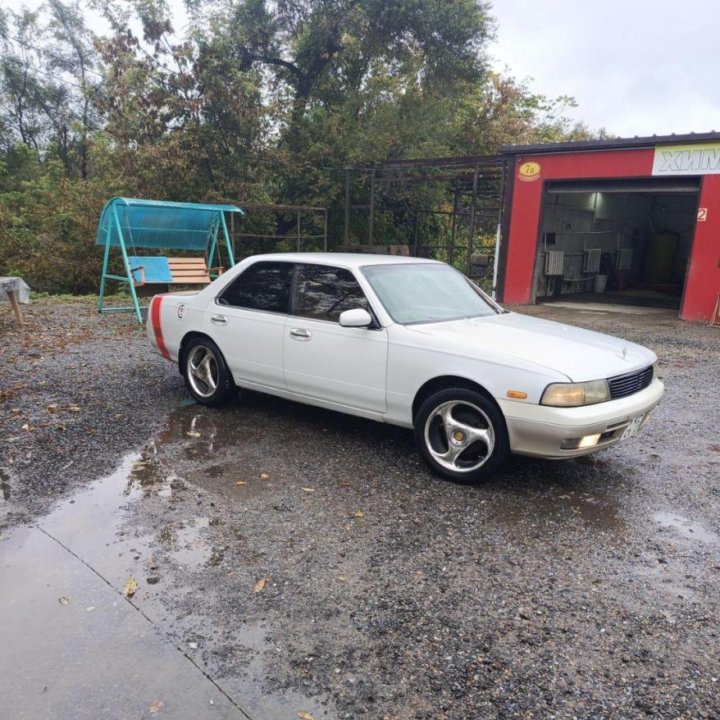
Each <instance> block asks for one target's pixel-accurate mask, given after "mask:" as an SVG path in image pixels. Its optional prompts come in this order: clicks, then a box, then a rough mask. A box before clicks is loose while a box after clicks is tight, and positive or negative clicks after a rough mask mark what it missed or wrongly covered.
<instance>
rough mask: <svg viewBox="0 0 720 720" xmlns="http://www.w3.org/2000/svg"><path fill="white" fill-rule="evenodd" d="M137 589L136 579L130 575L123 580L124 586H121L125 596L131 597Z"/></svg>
mask: <svg viewBox="0 0 720 720" xmlns="http://www.w3.org/2000/svg"><path fill="white" fill-rule="evenodd" d="M137 589H138V584H137V580H136V579H135V578H134V577H133V576H132V575H131V576H130V577H129V578H128V579H127V580H126V581H125V587H124V588H123V595H124V596H125V597H126V598H131V597H132V596H133V595H134V594H135V592H136V591H137Z"/></svg>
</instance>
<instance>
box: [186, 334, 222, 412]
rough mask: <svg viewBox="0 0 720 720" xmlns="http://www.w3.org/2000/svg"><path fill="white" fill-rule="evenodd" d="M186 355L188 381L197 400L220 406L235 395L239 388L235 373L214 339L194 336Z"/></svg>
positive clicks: (187, 383)
mask: <svg viewBox="0 0 720 720" xmlns="http://www.w3.org/2000/svg"><path fill="white" fill-rule="evenodd" d="M182 357H183V361H182V362H183V367H182V371H183V376H184V378H185V384H186V385H187V388H188V390H189V391H190V394H191V395H192V396H193V397H194V398H195V400H197V401H198V402H199V403H202V404H203V405H220V404H222V403H224V402H225V401H226V400H228V399H229V398H230V397H231V395H232V394H233V392H234V388H235V386H234V383H233V379H232V375H231V374H230V371H229V370H228V367H227V364H226V363H225V358H224V357H223V356H222V353H221V352H220V350H219V348H218V346H217V345H216V344H215V343H214V342H213V341H212V340H210V338H206V337H195V338H192V339H191V340H190V341H189V342H188V344H187V347H186V348H185V350H184V352H183V356H182Z"/></svg>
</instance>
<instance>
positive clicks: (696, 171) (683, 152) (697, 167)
mask: <svg viewBox="0 0 720 720" xmlns="http://www.w3.org/2000/svg"><path fill="white" fill-rule="evenodd" d="M652 174H653V175H720V143H713V144H710V145H673V146H664V147H656V148H655V158H654V160H653V169H652Z"/></svg>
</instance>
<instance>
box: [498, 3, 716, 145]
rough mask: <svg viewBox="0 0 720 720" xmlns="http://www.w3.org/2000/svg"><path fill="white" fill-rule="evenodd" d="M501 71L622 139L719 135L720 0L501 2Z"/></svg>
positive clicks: (499, 13) (592, 126)
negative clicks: (564, 101)
mask: <svg viewBox="0 0 720 720" xmlns="http://www.w3.org/2000/svg"><path fill="white" fill-rule="evenodd" d="M493 7H494V15H495V17H496V19H497V24H498V28H497V40H496V42H495V44H494V45H493V47H492V48H491V53H492V55H493V56H494V58H495V67H496V68H497V69H502V68H503V67H504V66H508V67H509V68H510V71H511V74H512V75H513V76H515V77H516V78H518V79H527V78H533V80H532V81H531V82H530V87H531V89H532V90H533V91H535V92H538V93H542V94H544V95H549V96H552V97H554V96H557V95H572V96H573V97H574V98H575V99H576V100H577V102H578V108H577V109H576V110H575V111H573V113H572V115H573V117H574V118H575V119H577V120H581V121H583V122H585V123H586V124H588V125H589V126H590V127H591V128H592V129H599V128H600V127H604V128H605V129H606V130H607V131H608V132H610V133H613V134H615V135H620V136H622V137H632V136H635V135H640V136H644V135H655V134H657V135H669V134H671V133H689V132H709V131H710V130H718V131H720V92H719V91H720V2H718V0H601V1H599V2H587V0H493Z"/></svg>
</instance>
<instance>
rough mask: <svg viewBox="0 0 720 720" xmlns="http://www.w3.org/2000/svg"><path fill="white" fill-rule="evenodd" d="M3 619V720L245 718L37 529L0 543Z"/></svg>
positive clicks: (100, 582) (85, 567)
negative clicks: (56, 719)
mask: <svg viewBox="0 0 720 720" xmlns="http://www.w3.org/2000/svg"><path fill="white" fill-rule="evenodd" d="M0 612H2V622H1V623H0V647H2V648H3V650H2V654H1V655H0V677H2V688H3V690H2V716H3V717H6V718H13V720H22V719H24V718H28V720H53V719H54V718H58V719H59V720H66V719H67V718H73V720H86V719H87V720H98V719H99V718H103V719H106V720H115V719H117V720H121V719H124V718H133V719H135V718H153V717H157V718H161V717H173V718H188V719H190V718H192V719H193V720H195V719H198V718H203V719H204V718H208V719H215V718H218V719H225V718H227V719H228V720H230V719H233V720H236V719H237V720H247V718H248V717H249V716H248V715H246V714H245V713H244V712H243V711H242V710H241V709H240V708H239V707H238V706H237V705H235V704H234V703H233V702H232V701H231V700H230V699H229V698H228V697H227V696H226V695H225V694H224V693H223V692H222V691H221V690H220V688H219V687H218V686H217V685H215V684H214V683H213V682H212V681H211V680H210V679H209V678H208V677H206V676H205V675H204V674H203V673H202V672H201V671H200V670H199V669H198V668H197V667H196V666H195V665H194V664H193V663H192V662H191V661H190V659H189V658H187V657H186V656H185V655H183V654H182V653H181V652H180V651H179V650H178V649H177V648H175V647H173V646H172V645H170V644H169V643H167V641H165V640H164V639H163V637H162V636H161V635H160V634H159V633H158V632H157V630H156V629H155V628H154V627H153V626H152V625H151V624H150V622H148V620H147V619H145V618H144V617H143V615H141V614H140V613H139V612H138V611H137V610H136V609H135V608H134V607H133V606H132V605H131V604H130V603H129V602H128V601H127V600H126V599H125V598H124V597H123V596H122V595H120V594H119V593H118V591H117V590H116V589H114V588H113V587H111V586H110V585H109V584H108V583H107V582H106V581H105V580H103V579H102V578H101V577H100V576H99V575H97V574H96V573H95V572H94V571H93V570H92V569H91V568H90V567H89V566H88V565H86V564H85V563H84V562H82V561H81V560H80V559H79V558H78V557H77V556H75V555H73V554H71V553H70V552H69V551H68V550H67V549H65V548H64V547H63V546H62V545H60V544H59V543H58V542H56V541H55V540H53V539H52V538H51V537H50V536H48V535H47V534H46V533H45V532H44V531H43V530H41V529H40V528H37V527H32V528H23V529H20V530H18V531H17V532H15V533H14V534H13V535H12V536H11V537H10V538H7V539H5V540H4V541H3V542H2V543H0Z"/></svg>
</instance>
